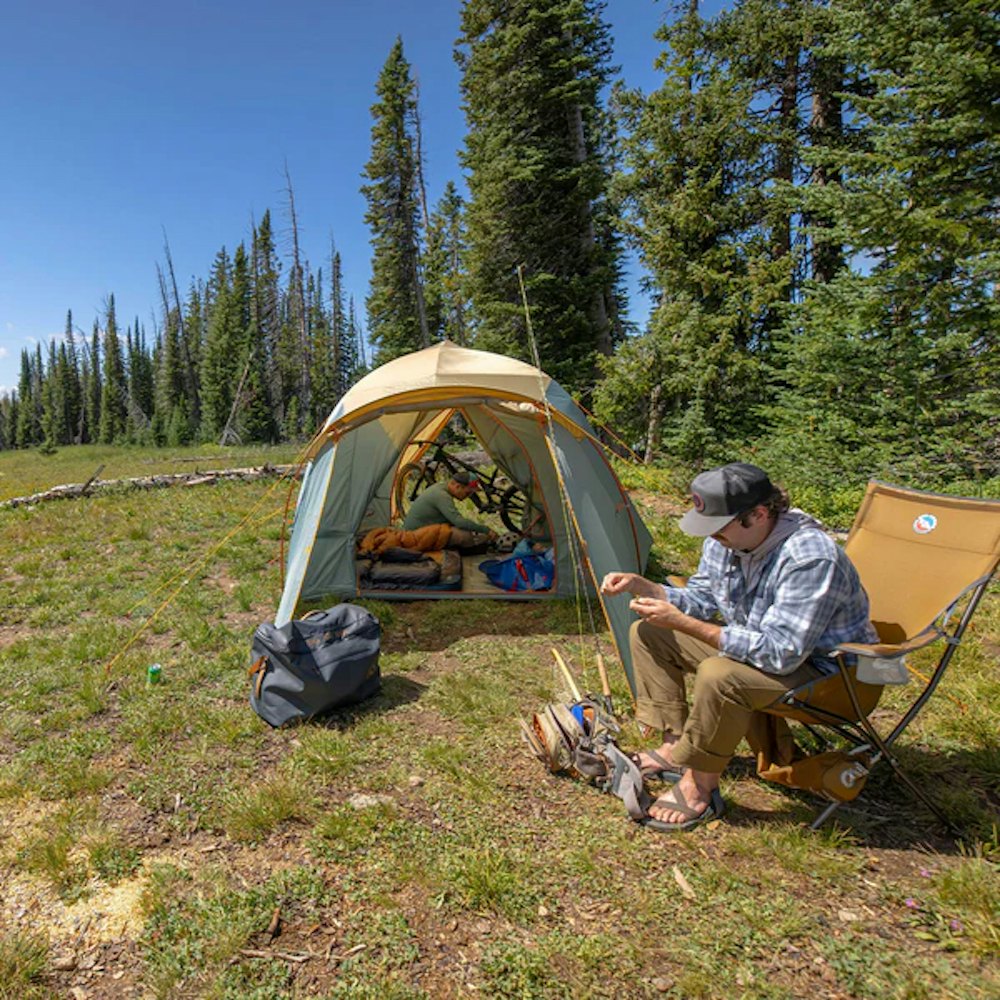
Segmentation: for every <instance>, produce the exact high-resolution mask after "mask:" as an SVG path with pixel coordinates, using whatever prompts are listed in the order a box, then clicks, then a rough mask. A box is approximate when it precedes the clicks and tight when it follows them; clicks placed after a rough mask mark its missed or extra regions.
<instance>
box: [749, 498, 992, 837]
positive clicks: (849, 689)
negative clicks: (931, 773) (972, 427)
mask: <svg viewBox="0 0 1000 1000" xmlns="http://www.w3.org/2000/svg"><path fill="white" fill-rule="evenodd" d="M844 551H845V552H846V553H847V555H848V556H849V557H850V559H851V561H852V562H853V563H854V565H855V567H856V568H857V570H858V573H859V575H860V576H861V582H862V583H863V585H864V587H865V590H866V591H867V593H868V597H869V600H870V601H871V615H872V623H873V624H874V626H875V629H876V631H877V632H878V635H879V639H880V640H881V641H880V642H878V643H874V644H872V645H864V644H861V643H845V644H843V645H842V646H841V647H840V648H839V649H838V650H836V661H837V666H838V673H837V674H836V675H833V676H830V677H824V678H821V679H820V680H819V681H814V682H812V683H811V684H807V685H805V686H803V687H802V688H798V689H796V690H794V691H791V692H789V694H787V695H785V696H784V697H783V698H782V699H781V700H780V701H779V702H778V703H777V704H775V705H774V706H772V707H771V708H769V709H767V712H768V713H769V714H771V715H776V716H779V717H783V718H785V719H794V720H796V721H798V722H801V723H803V724H804V725H805V726H806V727H807V728H809V729H810V730H811V731H812V732H813V733H814V734H816V729H815V728H814V727H818V728H820V729H824V730H826V731H829V730H833V731H835V732H836V733H838V734H840V735H841V736H843V737H845V738H846V739H847V740H848V742H849V743H850V744H851V749H850V750H848V751H847V752H846V754H845V753H838V752H836V751H828V752H827V753H826V754H825V755H823V754H821V755H819V756H818V757H814V758H812V761H813V766H812V773H811V774H806V781H805V782H803V783H796V782H795V781H794V780H790V779H792V778H793V777H794V776H793V775H790V773H789V771H794V769H795V767H797V766H798V767H799V768H800V771H801V768H802V766H803V765H805V770H806V772H808V771H809V768H810V765H809V763H808V762H801V761H800V762H798V764H793V765H792V766H791V769H785V771H784V773H782V769H781V768H772V769H771V770H772V772H775V773H772V774H767V773H765V772H764V771H762V777H769V778H771V779H772V780H779V781H782V782H783V783H785V784H789V785H794V786H795V787H809V788H811V789H813V790H822V791H824V792H826V793H827V797H828V798H832V799H833V801H832V802H831V803H830V804H829V805H828V806H826V807H825V808H824V809H823V810H822V811H821V812H820V813H819V814H818V815H817V817H816V819H815V820H814V822H813V823H812V827H813V829H816V828H818V827H819V826H820V825H821V824H822V823H824V822H825V821H826V820H827V819H828V818H829V817H830V816H831V815H832V814H833V813H834V811H835V810H836V809H838V808H839V806H840V805H841V804H842V803H843V802H844V801H849V800H850V799H852V798H854V797H855V795H856V794H857V793H858V792H859V791H860V790H861V788H860V786H862V785H863V784H864V781H865V779H866V778H867V773H868V770H870V768H871V767H872V766H873V765H874V763H875V762H876V761H878V760H879V759H882V758H884V759H885V760H886V761H887V762H888V764H889V765H890V766H891V767H892V769H893V771H894V772H895V773H896V775H897V777H898V778H899V779H900V781H902V782H903V783H904V784H905V785H906V786H907V787H908V788H909V789H910V790H911V791H912V792H913V793H914V794H915V795H916V796H917V798H919V799H920V800H921V801H922V802H924V803H925V804H926V805H927V806H928V808H929V809H930V810H931V811H932V812H933V813H934V814H935V815H936V816H937V817H938V818H939V819H940V820H941V821H942V823H944V824H945V826H946V827H948V828H949V829H951V828H952V827H953V825H952V823H951V822H950V820H949V818H948V817H947V816H946V815H945V813H944V812H943V811H942V809H941V808H940V807H939V806H938V805H936V804H935V803H934V802H933V801H932V800H931V799H930V798H929V797H928V795H927V794H926V792H925V791H924V790H923V789H922V788H921V787H920V786H919V785H918V784H916V783H915V782H914V781H913V780H912V779H911V778H909V777H908V776H907V775H906V774H905V773H904V772H903V770H902V768H901V767H900V765H899V761H898V760H897V759H896V757H895V756H894V755H893V753H892V750H891V748H892V746H893V744H894V743H895V742H896V740H897V739H898V738H899V737H900V735H901V734H902V733H903V731H904V730H905V729H906V727H907V726H909V724H910V723H911V722H912V721H913V719H914V718H915V717H916V715H917V714H918V713H919V712H920V710H921V709H922V708H923V706H924V705H925V704H926V702H927V701H928V699H929V698H930V697H931V695H932V694H933V693H934V690H935V689H936V688H937V686H938V684H939V683H940V681H941V678H942V676H943V675H944V672H945V670H946V669H947V668H948V664H949V663H950V662H951V659H952V657H953V656H954V655H955V651H956V650H957V649H958V646H959V644H960V643H961V641H962V636H963V635H964V634H965V630H966V628H968V625H969V622H970V621H971V620H972V616H973V614H974V613H975V611H976V607H977V606H978V604H979V601H980V600H981V598H982V596H983V594H984V593H985V591H986V588H987V586H988V585H989V582H990V579H991V577H992V576H993V574H994V572H995V571H996V569H997V564H998V562H1000V500H982V499H971V498H965V497H952V496H942V495H941V494H937V493H924V492H921V491H919V490H910V489H905V488H902V487H898V486H890V485H888V484H886V483H880V482H875V481H873V482H870V483H869V484H868V490H867V492H866V493H865V498H864V501H863V502H862V504H861V507H860V509H859V510H858V513H857V516H856V517H855V519H854V524H853V526H852V528H851V532H850V534H849V536H848V538H847V542H846V544H845V546H844ZM956 615H957V616H958V618H957V623H954V622H953V619H954V618H955V616H956ZM939 640H942V641H943V648H942V650H941V655H940V657H939V658H938V661H937V664H936V666H934V667H933V670H932V671H931V672H930V676H929V677H926V676H925V677H924V678H923V680H924V687H923V689H922V690H920V691H919V692H918V693H917V694H916V696H915V697H914V699H913V701H912V703H911V704H910V706H909V707H908V708H907V709H906V710H905V711H904V712H903V714H902V717H901V718H900V719H899V721H898V722H897V723H896V725H895V727H894V728H893V729H892V730H891V731H890V732H889V733H888V734H887V735H885V736H881V735H880V734H879V732H878V731H877V730H876V729H875V727H874V725H873V724H872V722H871V719H870V718H869V716H870V713H871V712H872V710H873V709H874V708H875V705H876V703H877V702H878V698H879V695H880V693H881V691H882V687H881V686H880V685H878V684H865V683H862V682H860V681H859V680H858V679H857V677H856V674H857V672H858V669H859V667H858V665H857V664H856V663H855V662H853V660H854V658H856V657H873V658H878V659H880V660H882V661H887V660H888V661H893V660H895V661H897V663H896V665H897V667H898V666H901V665H902V664H901V663H900V660H901V658H902V657H905V656H907V655H908V654H910V653H912V652H913V651H914V650H918V649H921V648H923V647H924V646H928V645H930V644H932V643H934V642H937V641H939ZM911 672H913V671H911ZM817 735H818V734H817ZM801 776H802V775H801V773H800V777H801ZM817 777H818V778H819V780H818V781H817Z"/></svg>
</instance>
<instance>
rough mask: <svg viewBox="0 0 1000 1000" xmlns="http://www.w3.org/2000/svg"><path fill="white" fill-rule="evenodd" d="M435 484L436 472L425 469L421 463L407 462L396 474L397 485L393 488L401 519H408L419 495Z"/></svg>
mask: <svg viewBox="0 0 1000 1000" xmlns="http://www.w3.org/2000/svg"><path fill="white" fill-rule="evenodd" d="M433 482H434V470H433V469H428V468H425V467H424V466H423V465H421V464H420V463H419V462H407V463H406V465H404V466H403V467H402V468H401V469H400V470H399V472H397V473H396V484H395V486H394V488H393V497H394V499H395V509H396V514H397V516H398V517H399V518H404V517H406V512H407V511H408V510H409V509H410V504H411V503H413V501H414V500H416V499H417V495H418V494H419V493H420V492H422V491H423V490H424V489H426V488H427V487H428V486H430V485H431V483H433Z"/></svg>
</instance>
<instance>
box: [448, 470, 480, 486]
mask: <svg viewBox="0 0 1000 1000" xmlns="http://www.w3.org/2000/svg"><path fill="white" fill-rule="evenodd" d="M451 478H452V479H454V480H455V482H456V483H460V484H461V485H462V486H475V487H476V488H477V489H478V488H479V480H478V479H477V478H476V477H475V476H474V475H473V474H472V473H471V472H466V471H465V469H459V470H458V471H457V472H453V473H452V475H451Z"/></svg>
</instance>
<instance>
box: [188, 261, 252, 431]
mask: <svg viewBox="0 0 1000 1000" xmlns="http://www.w3.org/2000/svg"><path fill="white" fill-rule="evenodd" d="M246 263H247V262H246V251H245V250H244V248H243V245H242V244H240V246H239V247H238V248H237V250H236V256H235V258H234V261H233V263H230V260H229V255H228V254H227V252H226V249H225V247H223V248H222V249H221V250H219V252H218V253H217V254H216V256H215V264H214V266H213V269H212V278H211V281H210V282H209V285H208V288H209V300H210V305H209V309H208V317H209V318H208V332H207V336H206V340H205V349H204V352H203V357H202V364H201V428H200V436H201V438H202V440H204V441H215V440H218V438H219V436H220V435H221V434H222V431H223V428H224V427H225V426H226V423H227V421H228V419H229V414H230V410H231V409H232V405H233V393H234V391H235V389H236V381H237V379H238V378H239V376H240V373H239V371H237V370H236V366H237V364H238V363H239V359H240V358H241V357H243V354H244V352H243V350H242V349H241V348H242V346H243V339H244V336H245V330H244V328H242V327H241V316H240V312H241V303H240V302H239V300H238V297H237V296H238V293H236V292H235V291H234V287H233V286H234V283H235V272H236V268H237V267H241V270H242V284H243V290H244V294H245V293H246V292H247V291H248V283H247V274H246Z"/></svg>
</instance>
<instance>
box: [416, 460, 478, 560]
mask: <svg viewBox="0 0 1000 1000" xmlns="http://www.w3.org/2000/svg"><path fill="white" fill-rule="evenodd" d="M478 489H479V480H478V479H476V478H475V477H474V476H473V475H472V474H471V473H469V472H466V471H465V470H464V469H459V470H458V471H457V472H456V473H454V474H453V475H452V477H451V479H449V480H448V482H446V483H434V484H433V485H432V486H428V487H427V489H426V490H424V491H423V493H421V494H420V495H419V496H418V497H417V498H416V500H414V501H413V503H412V504H411V505H410V509H409V510H408V511H407V513H406V517H405V518H403V531H417V530H419V529H420V528H426V527H427V526H428V525H431V524H450V525H451V542H450V547H451V548H462V549H464V548H470V547H472V546H477V545H482V544H485V543H487V542H492V541H494V540H495V539H496V537H497V535H496V532H495V531H493V530H492V529H491V528H488V527H487V526H486V525H485V524H479V523H477V522H476V521H470V520H469V518H467V517H462V515H461V514H460V513H459V512H458V508H457V507H456V506H455V501H456V500H467V499H468V498H469V497H471V496H472V494H473V493H475V492H476V490H478Z"/></svg>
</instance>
